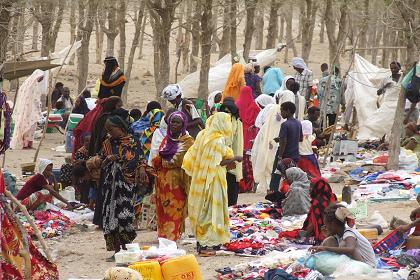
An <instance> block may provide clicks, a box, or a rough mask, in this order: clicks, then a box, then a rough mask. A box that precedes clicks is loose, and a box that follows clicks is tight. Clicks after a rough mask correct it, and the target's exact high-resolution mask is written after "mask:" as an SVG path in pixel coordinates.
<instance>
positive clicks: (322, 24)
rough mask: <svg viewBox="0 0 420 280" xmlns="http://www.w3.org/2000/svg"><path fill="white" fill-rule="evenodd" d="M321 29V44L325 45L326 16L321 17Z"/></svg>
mask: <svg viewBox="0 0 420 280" xmlns="http://www.w3.org/2000/svg"><path fill="white" fill-rule="evenodd" d="M320 24H321V26H320V28H319V43H320V44H324V42H325V17H324V15H321V18H320Z"/></svg>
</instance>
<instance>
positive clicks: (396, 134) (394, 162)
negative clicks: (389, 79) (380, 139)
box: [386, 87, 405, 170]
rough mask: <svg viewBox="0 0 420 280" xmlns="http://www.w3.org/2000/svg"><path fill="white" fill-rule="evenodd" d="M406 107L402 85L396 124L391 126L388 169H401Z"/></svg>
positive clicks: (395, 119) (396, 112)
mask: <svg viewBox="0 0 420 280" xmlns="http://www.w3.org/2000/svg"><path fill="white" fill-rule="evenodd" d="M404 108H405V93H404V90H403V89H402V87H401V92H400V94H399V98H398V103H397V110H396V111H395V118H394V124H393V125H392V128H391V137H390V138H391V139H390V141H389V158H388V163H387V166H386V167H387V169H388V170H398V169H399V156H400V149H401V148H400V143H401V134H402V131H403V127H404V124H403V119H404Z"/></svg>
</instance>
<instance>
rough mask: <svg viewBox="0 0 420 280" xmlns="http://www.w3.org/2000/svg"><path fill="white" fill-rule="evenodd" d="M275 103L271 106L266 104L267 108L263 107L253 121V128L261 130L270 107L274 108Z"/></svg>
mask: <svg viewBox="0 0 420 280" xmlns="http://www.w3.org/2000/svg"><path fill="white" fill-rule="evenodd" d="M275 105H276V104H275V103H272V104H268V105H267V106H265V107H264V109H262V110H261V111H260V112H259V113H258V116H257V118H256V119H255V126H256V127H258V128H259V129H261V128H262V126H263V125H264V123H265V121H266V118H267V115H268V113H269V111H270V109H271V107H273V106H275Z"/></svg>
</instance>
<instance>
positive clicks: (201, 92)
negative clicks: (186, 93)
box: [198, 0, 213, 100]
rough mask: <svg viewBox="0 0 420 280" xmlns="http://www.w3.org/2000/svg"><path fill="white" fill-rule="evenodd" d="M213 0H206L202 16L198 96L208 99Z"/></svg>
mask: <svg viewBox="0 0 420 280" xmlns="http://www.w3.org/2000/svg"><path fill="white" fill-rule="evenodd" d="M212 4H213V1H212V0H206V1H205V3H204V5H203V14H202V16H201V34H202V35H201V67H200V85H199V87H198V98H199V99H202V100H207V96H208V93H209V70H210V56H211V52H210V51H211V37H212V34H213V30H212V22H211V21H212Z"/></svg>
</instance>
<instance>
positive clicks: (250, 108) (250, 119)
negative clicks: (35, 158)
mask: <svg viewBox="0 0 420 280" xmlns="http://www.w3.org/2000/svg"><path fill="white" fill-rule="evenodd" d="M236 106H237V107H238V109H239V117H240V118H241V121H242V126H243V131H244V150H245V151H248V150H250V149H251V148H252V143H251V140H254V139H255V137H256V135H257V130H256V129H250V128H251V127H252V126H254V125H255V120H256V119H257V116H258V113H259V112H260V111H261V109H260V107H259V106H258V105H257V103H256V102H255V100H254V97H253V96H252V88H251V87H248V86H244V87H241V93H240V95H239V99H238V100H237V101H236Z"/></svg>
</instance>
